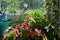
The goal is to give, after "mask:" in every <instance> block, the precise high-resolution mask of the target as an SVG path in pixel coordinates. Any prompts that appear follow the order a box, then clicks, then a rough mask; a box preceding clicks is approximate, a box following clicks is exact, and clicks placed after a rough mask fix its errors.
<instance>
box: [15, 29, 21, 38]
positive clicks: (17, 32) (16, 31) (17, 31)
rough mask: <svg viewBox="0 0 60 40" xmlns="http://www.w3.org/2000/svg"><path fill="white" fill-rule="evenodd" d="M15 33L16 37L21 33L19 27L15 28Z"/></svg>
mask: <svg viewBox="0 0 60 40" xmlns="http://www.w3.org/2000/svg"><path fill="white" fill-rule="evenodd" d="M14 35H15V37H18V36H19V35H20V33H19V30H18V29H17V28H14Z"/></svg>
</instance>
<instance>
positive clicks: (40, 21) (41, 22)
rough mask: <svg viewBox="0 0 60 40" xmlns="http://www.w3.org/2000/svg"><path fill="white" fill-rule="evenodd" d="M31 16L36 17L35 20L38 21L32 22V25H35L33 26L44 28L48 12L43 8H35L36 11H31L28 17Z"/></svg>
mask: <svg viewBox="0 0 60 40" xmlns="http://www.w3.org/2000/svg"><path fill="white" fill-rule="evenodd" d="M29 17H32V18H34V20H35V21H36V23H33V22H31V23H32V24H31V25H33V24H34V25H35V26H34V25H33V27H37V28H43V27H44V26H45V25H46V24H47V20H46V13H45V12H43V11H41V10H38V9H35V10H34V11H32V12H29V13H28V18H29Z"/></svg>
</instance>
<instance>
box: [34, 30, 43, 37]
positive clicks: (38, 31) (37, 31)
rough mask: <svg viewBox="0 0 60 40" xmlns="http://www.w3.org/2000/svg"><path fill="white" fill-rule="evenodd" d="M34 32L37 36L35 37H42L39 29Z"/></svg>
mask: <svg viewBox="0 0 60 40" xmlns="http://www.w3.org/2000/svg"><path fill="white" fill-rule="evenodd" d="M35 32H36V35H37V36H43V34H42V30H41V29H40V30H38V29H35Z"/></svg>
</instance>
